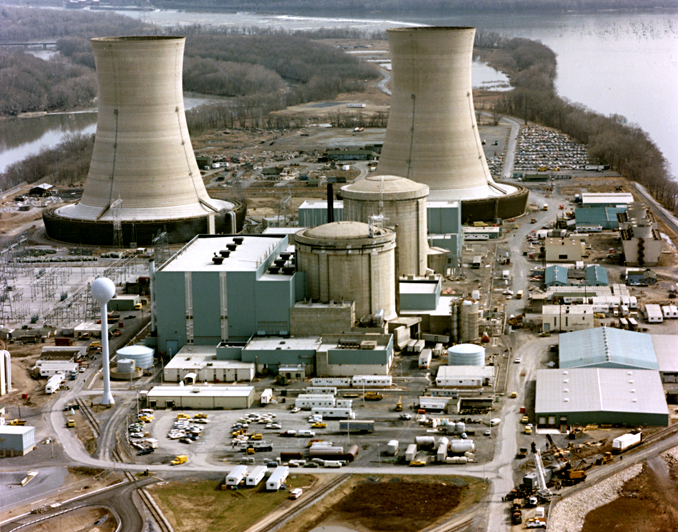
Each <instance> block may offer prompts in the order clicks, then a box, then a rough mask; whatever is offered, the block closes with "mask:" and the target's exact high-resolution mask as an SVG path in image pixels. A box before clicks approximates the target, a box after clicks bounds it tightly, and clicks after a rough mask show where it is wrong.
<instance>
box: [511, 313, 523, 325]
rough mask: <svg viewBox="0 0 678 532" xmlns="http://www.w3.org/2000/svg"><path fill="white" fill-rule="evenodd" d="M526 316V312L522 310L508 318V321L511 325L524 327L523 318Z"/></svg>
mask: <svg viewBox="0 0 678 532" xmlns="http://www.w3.org/2000/svg"><path fill="white" fill-rule="evenodd" d="M524 317H525V313H524V312H521V313H520V314H518V315H517V316H511V317H510V318H509V319H508V323H509V325H510V326H511V327H522V326H523V318H524Z"/></svg>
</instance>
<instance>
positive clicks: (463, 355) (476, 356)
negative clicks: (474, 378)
mask: <svg viewBox="0 0 678 532" xmlns="http://www.w3.org/2000/svg"><path fill="white" fill-rule="evenodd" d="M447 364H448V365H449V366H481V367H482V366H485V348H484V347H483V346H480V345H475V344H458V345H455V346H452V347H449V348H448V349H447Z"/></svg>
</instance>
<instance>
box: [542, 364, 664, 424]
mask: <svg viewBox="0 0 678 532" xmlns="http://www.w3.org/2000/svg"><path fill="white" fill-rule="evenodd" d="M535 416H536V420H537V425H538V426H541V427H559V428H560V429H561V431H564V430H565V428H566V427H567V426H568V425H588V424H602V423H609V424H620V425H626V426H639V425H651V426H667V425H668V423H669V411H668V406H667V405H666V398H665V396H664V390H663V388H662V382H661V378H660V375H659V372H658V371H649V370H637V369H634V370H631V369H629V370H626V369H615V368H581V369H540V370H537V391H536V398H535Z"/></svg>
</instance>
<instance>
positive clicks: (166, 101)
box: [45, 37, 237, 244]
mask: <svg viewBox="0 0 678 532" xmlns="http://www.w3.org/2000/svg"><path fill="white" fill-rule="evenodd" d="M184 41H185V39H184V38H183V37H105V38H98V39H92V48H93V51H94V58H95V62H96V68H97V80H98V83H99V101H98V105H99V109H98V118H97V131H96V137H95V142H94V151H93V154H92V161H91V164H90V169H89V173H88V176H87V181H86V183H85V189H84V192H83V195H82V199H81V200H80V202H79V203H77V204H75V205H69V206H66V207H61V208H59V209H57V211H56V213H55V215H54V216H53V217H54V218H59V217H60V218H61V222H62V226H64V225H65V226H68V227H69V229H64V228H63V227H61V228H59V227H58V223H57V222H58V220H56V221H54V222H53V223H50V222H52V220H51V218H50V219H49V220H48V217H46V218H45V224H46V226H47V231H48V234H49V236H52V237H53V238H57V239H60V240H67V241H82V242H90V241H91V240H92V239H93V238H95V237H94V236H93V235H92V234H93V233H99V235H98V238H100V239H101V240H106V236H108V235H105V234H104V233H105V232H106V231H105V230H104V229H103V228H102V227H97V224H102V225H103V226H104V227H106V226H107V225H112V224H113V222H114V221H117V220H119V221H120V222H121V224H122V225H125V226H126V229H127V230H126V231H125V233H126V235H125V236H127V237H128V238H125V239H124V240H125V241H129V240H133V241H136V242H138V243H143V241H144V238H140V235H139V234H138V233H139V232H142V233H143V232H144V230H145V229H146V227H145V226H148V225H150V226H151V227H150V228H147V229H148V232H149V233H152V234H154V233H155V231H157V229H158V228H162V227H167V226H169V229H168V231H170V232H174V230H175V229H176V232H178V233H181V232H182V227H181V222H185V225H186V226H187V230H185V231H183V232H184V233H186V234H183V235H181V234H180V235H177V236H176V237H175V238H172V240H175V241H181V240H188V239H190V238H191V237H192V236H193V235H194V234H195V231H194V230H193V229H194V228H195V229H197V230H200V229H202V231H203V232H207V227H208V226H209V223H208V219H209V218H211V219H213V220H214V221H215V222H216V230H217V231H219V230H222V231H223V230H230V231H231V232H235V231H236V230H237V228H236V225H235V224H234V223H233V221H234V220H233V217H232V216H230V215H227V213H229V212H230V211H232V210H233V207H234V205H233V204H232V203H229V202H224V201H219V200H214V199H212V198H210V197H209V196H208V195H207V191H206V190H205V186H204V184H203V181H202V177H201V175H200V170H199V168H198V165H197V163H196V161H195V156H194V154H193V147H192V145H191V139H190V137H189V134H188V127H187V125H186V117H185V114H184V102H183V92H182V65H183V53H184ZM118 200H120V201H118ZM78 221H79V222H81V223H82V224H87V223H89V224H93V225H92V227H90V228H89V229H84V230H83V229H81V228H78V227H77V222H78ZM69 224H70V225H69ZM131 225H134V226H135V227H134V228H131V227H130V226H131ZM228 225H231V226H232V227H228ZM175 226H176V227H175ZM69 230H70V231H71V232H77V233H78V234H77V235H69ZM108 232H109V233H110V229H109V230H108ZM88 233H90V234H88ZM69 236H70V237H71V238H69ZM78 239H79V240H78ZM98 243H102V244H105V243H107V242H104V241H101V242H98Z"/></svg>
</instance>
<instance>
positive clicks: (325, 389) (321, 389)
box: [304, 386, 337, 395]
mask: <svg viewBox="0 0 678 532" xmlns="http://www.w3.org/2000/svg"><path fill="white" fill-rule="evenodd" d="M304 391H305V392H306V393H307V394H321V395H337V388H336V386H307V387H306V390H304Z"/></svg>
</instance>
